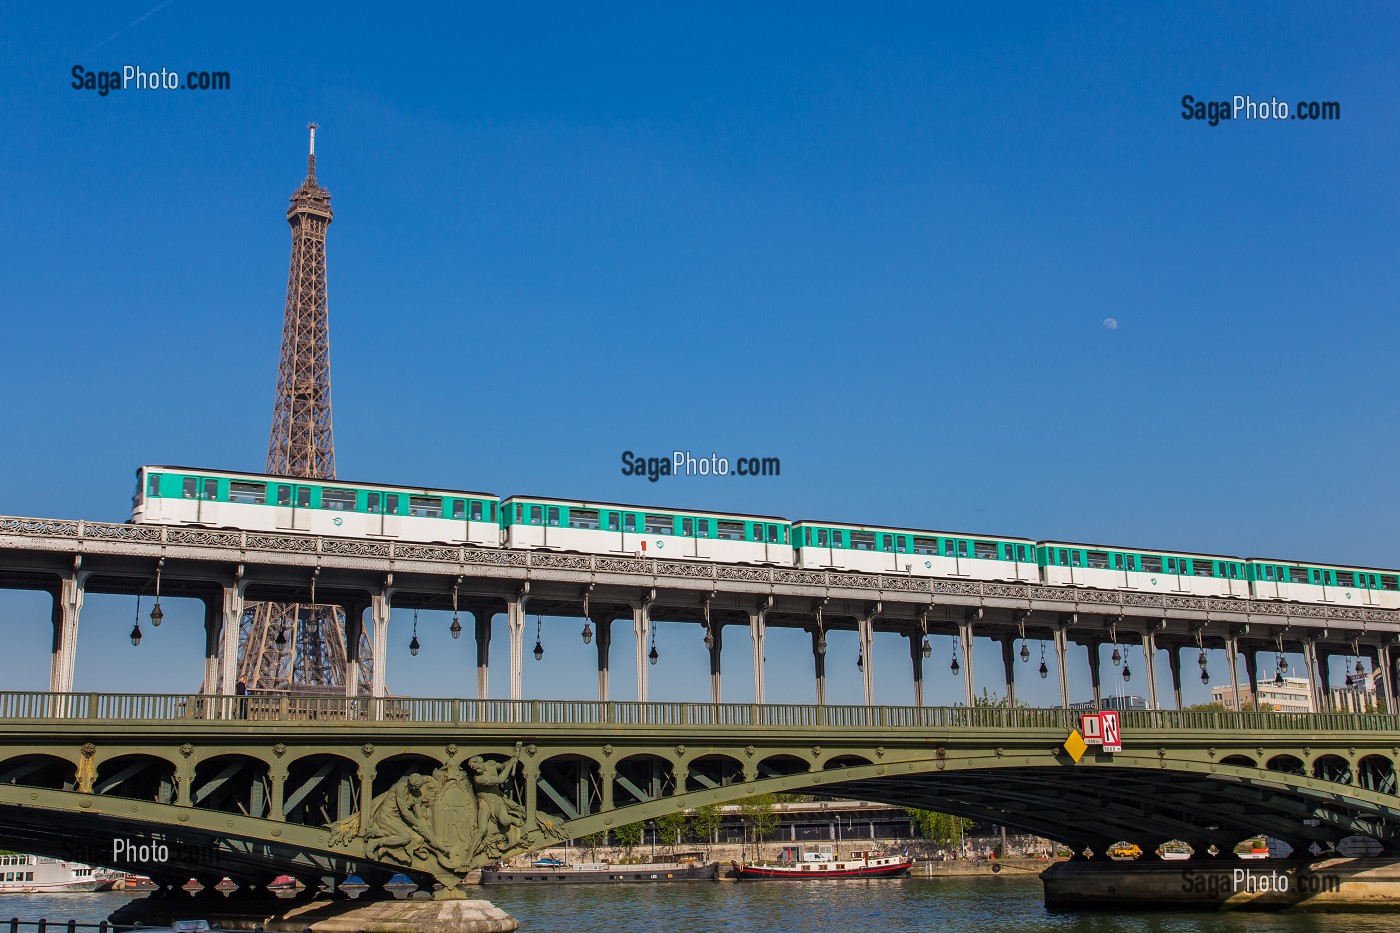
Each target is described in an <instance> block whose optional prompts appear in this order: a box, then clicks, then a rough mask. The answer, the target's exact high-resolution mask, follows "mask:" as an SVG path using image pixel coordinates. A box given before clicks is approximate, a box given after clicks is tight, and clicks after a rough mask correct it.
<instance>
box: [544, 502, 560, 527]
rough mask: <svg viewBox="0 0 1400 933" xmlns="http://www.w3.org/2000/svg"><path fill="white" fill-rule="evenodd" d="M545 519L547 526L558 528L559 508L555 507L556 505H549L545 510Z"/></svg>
mask: <svg viewBox="0 0 1400 933" xmlns="http://www.w3.org/2000/svg"><path fill="white" fill-rule="evenodd" d="M545 517H546V519H547V524H549V525H550V526H552V527H554V528H558V527H559V506H557V505H551V506H550V507H549V508H547V509H545Z"/></svg>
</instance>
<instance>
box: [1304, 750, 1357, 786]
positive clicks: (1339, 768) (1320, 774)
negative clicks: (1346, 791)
mask: <svg viewBox="0 0 1400 933" xmlns="http://www.w3.org/2000/svg"><path fill="white" fill-rule="evenodd" d="M1312 776H1313V777H1315V778H1317V779H1319V780H1322V781H1331V782H1332V783H1334V784H1350V783H1352V776H1353V772H1352V768H1351V762H1349V761H1347V760H1346V759H1345V758H1343V757H1342V756H1341V755H1318V756H1317V757H1316V758H1314V759H1313V764H1312Z"/></svg>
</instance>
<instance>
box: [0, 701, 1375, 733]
mask: <svg viewBox="0 0 1400 933" xmlns="http://www.w3.org/2000/svg"><path fill="white" fill-rule="evenodd" d="M1081 712H1082V711H1081V710H1073V709H1032V708H1026V707H1004V706H973V707H966V706H800V705H764V704H744V703H598V702H593V701H587V700H467V699H442V698H430V699H422V698H412V697H377V698H376V697H327V696H290V695H288V696H281V695H255V696H209V695H199V694H158V693H152V694H144V693H116V694H103V693H20V692H3V693H0V721H7V720H8V721H24V720H31V721H32V720H46V719H53V720H57V719H63V720H85V721H99V722H106V723H125V722H141V723H151V722H180V721H189V720H211V719H216V720H234V721H238V722H240V723H249V722H316V723H325V724H327V725H333V724H335V723H338V722H349V723H364V722H373V721H380V722H389V723H394V724H404V725H408V724H421V725H467V724H481V725H491V724H503V725H504V724H514V723H532V724H537V725H542V726H608V727H629V726H638V727H645V728H651V729H654V728H658V727H661V728H666V727H697V726H698V727H713V728H718V729H735V728H756V729H770V728H831V729H913V730H938V729H973V730H987V729H1022V730H1024V729H1048V730H1051V731H1063V732H1066V733H1068V731H1069V730H1070V729H1071V728H1074V727H1076V726H1078V725H1079V716H1080V713H1081ZM1120 716H1121V718H1122V725H1123V728H1124V729H1131V730H1148V729H1150V730H1172V729H1183V730H1196V731H1216V732H1231V731H1233V732H1259V731H1268V732H1298V733H1324V734H1325V733H1335V732H1400V717H1397V716H1394V715H1389V714H1384V713H1276V712H1242V713H1236V712H1229V711H1222V710H1125V711H1122V712H1121V713H1120Z"/></svg>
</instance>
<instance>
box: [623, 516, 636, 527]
mask: <svg viewBox="0 0 1400 933" xmlns="http://www.w3.org/2000/svg"><path fill="white" fill-rule="evenodd" d="M622 527H623V528H625V529H626V530H627V531H636V530H637V513H636V512H628V513H626V514H625V515H623V516H622Z"/></svg>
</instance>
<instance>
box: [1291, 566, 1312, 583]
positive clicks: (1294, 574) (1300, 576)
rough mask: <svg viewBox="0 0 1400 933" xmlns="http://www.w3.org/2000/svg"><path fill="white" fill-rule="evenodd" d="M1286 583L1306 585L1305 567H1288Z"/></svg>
mask: <svg viewBox="0 0 1400 933" xmlns="http://www.w3.org/2000/svg"><path fill="white" fill-rule="evenodd" d="M1288 582H1289V583H1307V582H1309V581H1308V569H1307V568H1306V567H1289V568H1288Z"/></svg>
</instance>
